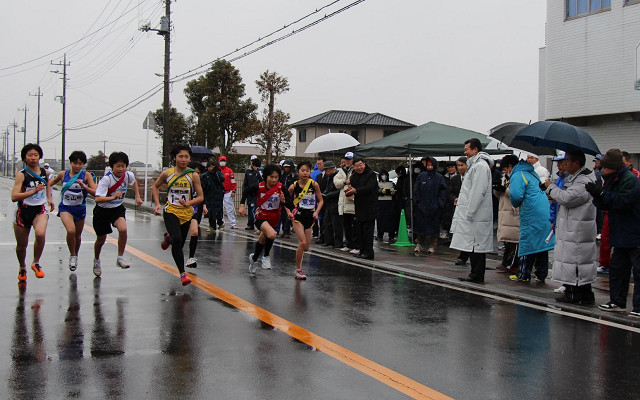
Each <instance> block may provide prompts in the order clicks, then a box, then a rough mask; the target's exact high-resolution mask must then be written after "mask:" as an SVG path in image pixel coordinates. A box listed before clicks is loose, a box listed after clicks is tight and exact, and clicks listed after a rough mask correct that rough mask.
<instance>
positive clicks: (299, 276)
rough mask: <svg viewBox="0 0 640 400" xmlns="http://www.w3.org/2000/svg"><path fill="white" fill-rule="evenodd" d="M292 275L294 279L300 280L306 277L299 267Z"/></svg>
mask: <svg viewBox="0 0 640 400" xmlns="http://www.w3.org/2000/svg"><path fill="white" fill-rule="evenodd" d="M294 276H295V277H296V279H302V280H305V279H307V276H306V275H305V274H304V272H302V270H301V269H297V270H296V273H295V274H294Z"/></svg>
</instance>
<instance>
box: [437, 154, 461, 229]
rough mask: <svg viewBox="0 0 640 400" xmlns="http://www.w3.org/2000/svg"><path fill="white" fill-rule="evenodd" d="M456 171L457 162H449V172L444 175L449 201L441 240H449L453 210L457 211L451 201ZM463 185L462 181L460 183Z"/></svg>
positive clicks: (445, 210) (446, 204) (443, 217)
mask: <svg viewBox="0 0 640 400" xmlns="http://www.w3.org/2000/svg"><path fill="white" fill-rule="evenodd" d="M457 174H458V172H457V171H456V163H455V161H449V162H447V172H446V173H445V174H444V175H443V176H444V181H445V183H446V184H447V200H446V201H445V203H444V210H442V231H441V232H440V238H441V239H448V238H449V229H451V220H452V219H453V210H455V206H454V205H453V200H455V199H451V198H450V196H449V194H450V190H449V189H450V187H451V178H453V177H454V176H455V175H457ZM460 183H461V184H462V181H460Z"/></svg>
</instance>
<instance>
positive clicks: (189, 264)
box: [184, 257, 198, 268]
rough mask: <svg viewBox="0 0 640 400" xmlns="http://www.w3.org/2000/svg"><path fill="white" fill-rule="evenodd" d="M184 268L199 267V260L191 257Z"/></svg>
mask: <svg viewBox="0 0 640 400" xmlns="http://www.w3.org/2000/svg"><path fill="white" fill-rule="evenodd" d="M184 266H185V267H187V268H195V267H197V266H198V259H197V258H195V257H189V259H188V260H187V263H186V264H185V265H184Z"/></svg>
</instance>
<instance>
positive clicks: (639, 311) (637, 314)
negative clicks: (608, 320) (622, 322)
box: [629, 308, 640, 317]
mask: <svg viewBox="0 0 640 400" xmlns="http://www.w3.org/2000/svg"><path fill="white" fill-rule="evenodd" d="M629 315H630V316H632V317H640V308H634V309H633V311H630V312H629Z"/></svg>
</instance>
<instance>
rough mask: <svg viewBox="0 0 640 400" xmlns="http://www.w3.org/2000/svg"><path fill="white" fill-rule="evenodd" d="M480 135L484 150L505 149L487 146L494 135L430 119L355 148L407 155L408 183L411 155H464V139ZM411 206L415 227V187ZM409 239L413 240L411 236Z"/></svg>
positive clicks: (373, 154)
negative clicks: (487, 148)
mask: <svg viewBox="0 0 640 400" xmlns="http://www.w3.org/2000/svg"><path fill="white" fill-rule="evenodd" d="M471 138H477V139H479V140H480V143H482V149H483V151H486V152H487V153H490V154H501V153H504V150H489V151H487V150H485V148H486V147H487V145H488V144H489V142H491V138H490V137H488V136H487V135H483V134H482V133H479V132H474V131H470V130H468V129H462V128H458V127H455V126H450V125H444V124H439V123H437V122H433V121H432V122H427V123H426V124H424V125H420V126H415V127H413V128H409V129H407V130H404V131H401V132H398V133H395V134H393V135H390V136H387V137H384V138H382V139H380V140H376V141H375V142H371V143H367V144H361V145H359V146H356V148H355V149H354V152H355V153H356V155H357V156H358V157H407V163H408V167H409V168H408V170H409V174H408V175H409V187H413V182H411V175H412V174H411V158H412V157H415V156H420V157H424V156H455V157H456V158H457V157H459V156H461V155H462V154H463V152H464V142H465V141H467V140H468V139H471ZM409 200H410V203H409V204H410V207H411V229H413V190H411V191H410V193H409ZM410 240H413V238H411V239H410Z"/></svg>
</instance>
